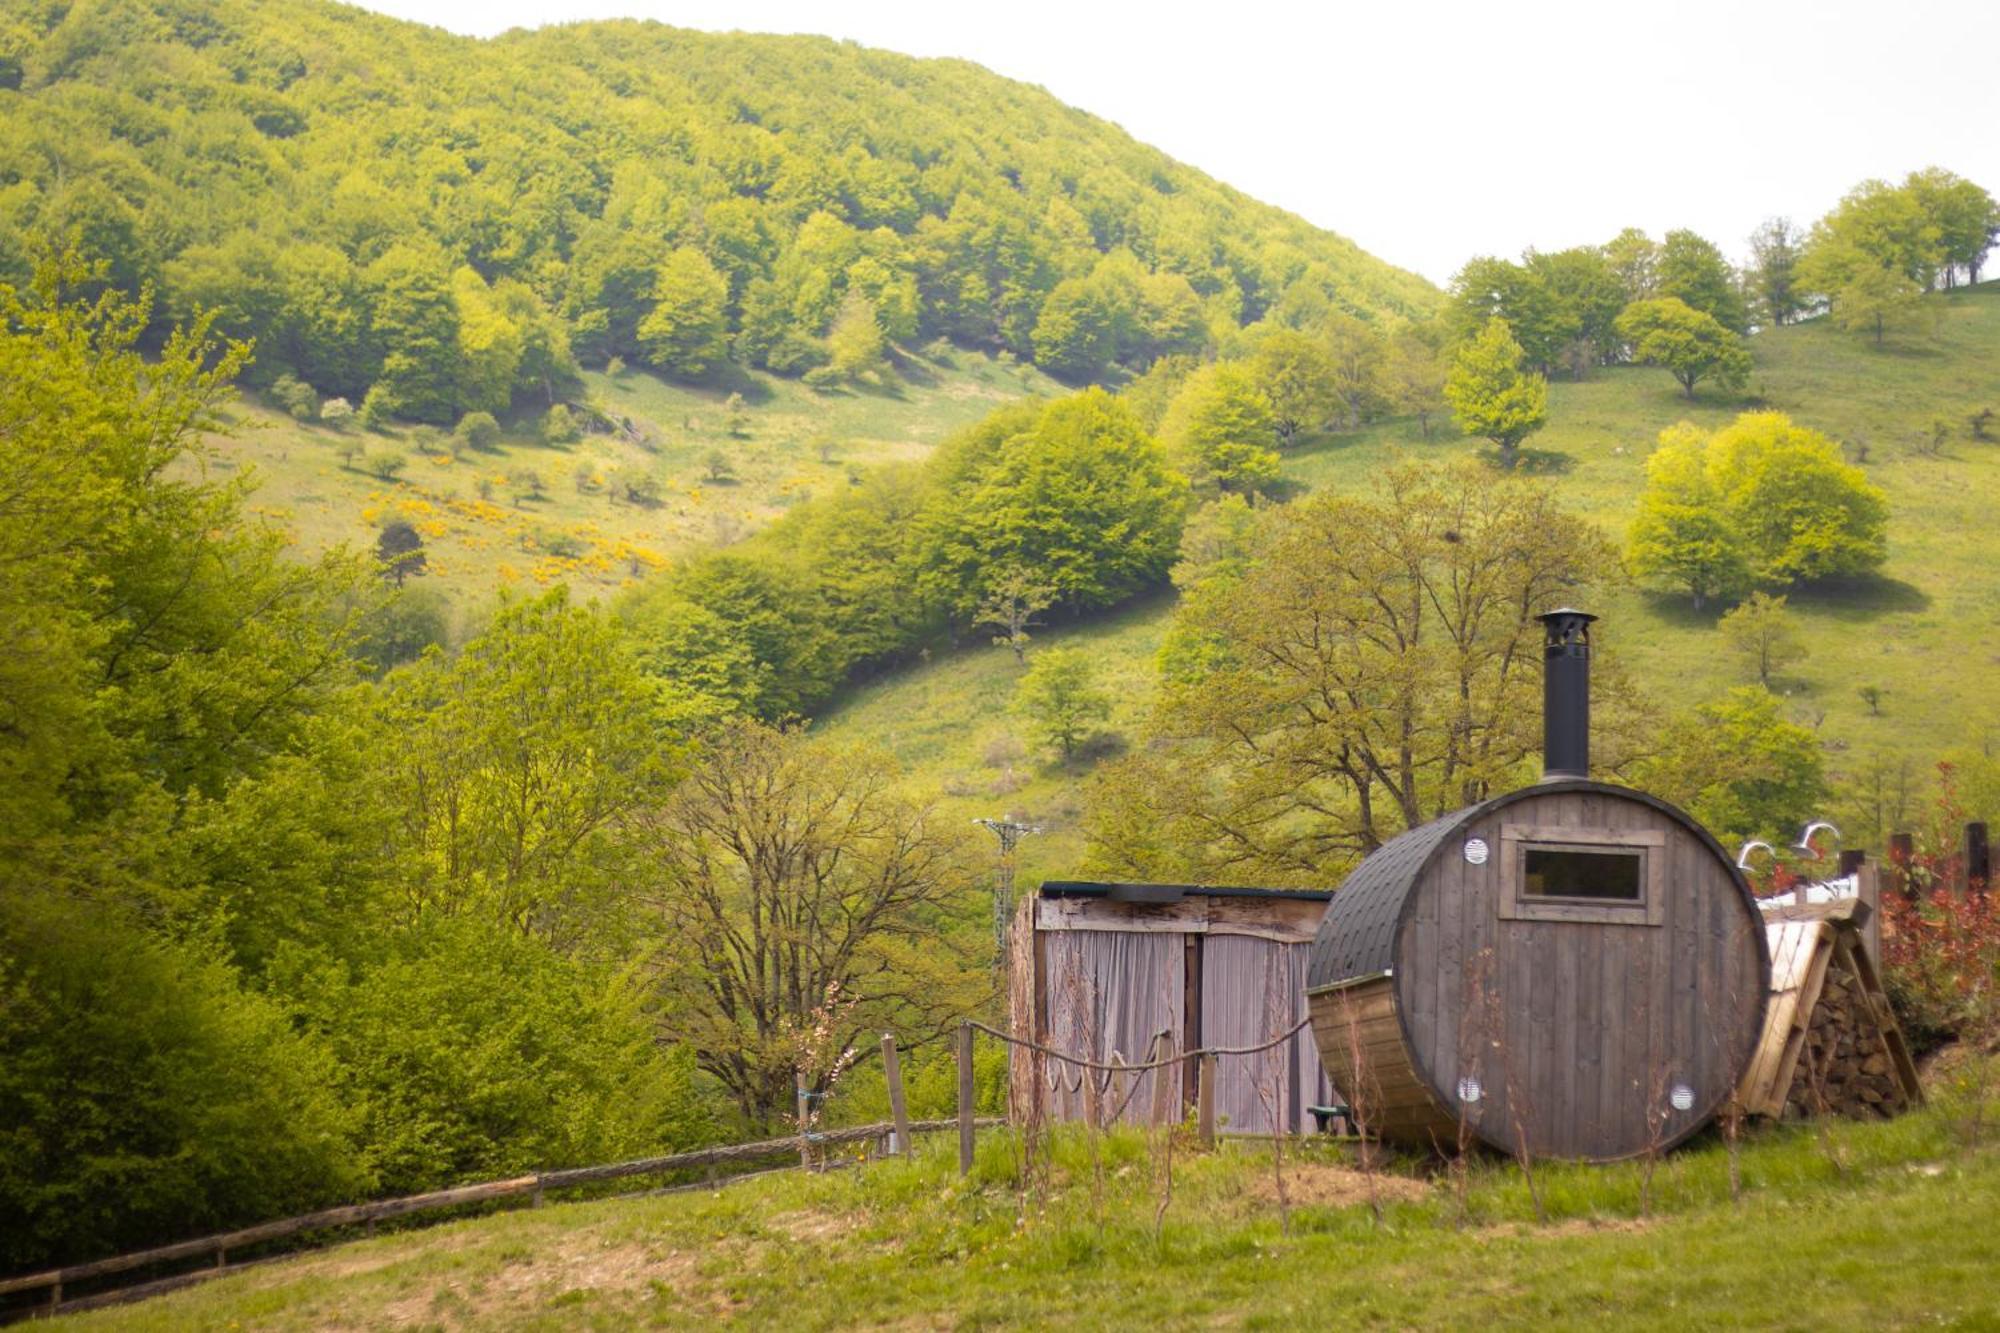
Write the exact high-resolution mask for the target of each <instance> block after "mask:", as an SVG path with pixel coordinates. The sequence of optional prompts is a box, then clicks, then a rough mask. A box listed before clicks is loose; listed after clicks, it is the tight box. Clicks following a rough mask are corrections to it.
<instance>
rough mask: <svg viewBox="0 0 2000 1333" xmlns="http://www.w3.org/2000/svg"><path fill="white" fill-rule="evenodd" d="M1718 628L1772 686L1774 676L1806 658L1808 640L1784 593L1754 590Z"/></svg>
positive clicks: (1764, 682) (1761, 680)
mask: <svg viewBox="0 0 2000 1333" xmlns="http://www.w3.org/2000/svg"><path fill="white" fill-rule="evenodd" d="M1718 628H1719V629H1720V630H1721V632H1722V639H1723V642H1724V643H1726V644H1728V645H1729V650H1730V651H1731V652H1732V653H1734V654H1736V656H1737V657H1738V658H1740V659H1741V660H1742V661H1743V662H1744V663H1745V664H1746V665H1747V666H1748V667H1749V668H1750V670H1751V671H1752V672H1753V673H1754V674H1755V675H1756V677H1757V683H1758V684H1759V685H1762V686H1764V687H1765V688H1766V689H1769V688H1770V685H1771V676H1772V674H1773V673H1774V672H1778V671H1782V670H1784V669H1785V668H1786V667H1788V666H1791V665H1792V664H1793V663H1795V662H1800V661H1803V660H1804V659H1805V655H1806V645H1805V640H1804V639H1803V638H1802V637H1801V636H1800V635H1799V631H1798V627H1797V626H1796V625H1794V624H1793V623H1792V616H1791V613H1790V612H1789V611H1787V610H1786V609H1785V598H1784V596H1783V595H1782V594H1780V595H1779V596H1776V597H1773V596H1771V595H1770V594H1769V593H1763V592H1753V593H1751V594H1750V595H1749V596H1748V597H1746V598H1745V599H1744V600H1743V601H1742V602H1740V603H1738V604H1737V605H1736V606H1735V607H1734V608H1732V609H1731V610H1730V611H1728V612H1726V613H1725V614H1724V615H1723V617H1722V621H1721V623H1720V625H1719V626H1718Z"/></svg>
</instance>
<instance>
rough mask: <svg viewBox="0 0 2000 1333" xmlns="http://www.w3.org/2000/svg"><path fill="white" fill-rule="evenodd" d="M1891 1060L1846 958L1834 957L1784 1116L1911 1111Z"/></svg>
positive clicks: (1871, 1007) (1858, 980)
mask: <svg viewBox="0 0 2000 1333" xmlns="http://www.w3.org/2000/svg"><path fill="white" fill-rule="evenodd" d="M1843 952H1844V951H1843ZM1892 1060H1893V1057H1892V1056H1891V1054H1890V1052H1889V1046H1888V1043H1887V1042H1886V1041H1885V1040H1884V1038H1883V1035H1882V1028H1881V1025H1880V1023H1879V1022H1878V1021H1877V1020H1876V1017H1875V1014H1874V1010H1873V1006H1872V1005H1871V1004H1870V1003H1869V1000H1868V997H1867V996H1866V995H1864V994H1863V993H1862V988H1861V979H1860V978H1859V977H1857V976H1856V975H1855V974H1854V972H1853V970H1852V968H1851V967H1850V966H1848V965H1847V959H1846V958H1845V957H1844V956H1843V957H1837V958H1835V959H1834V960H1833V961H1832V963H1831V965H1830V966H1828V968H1827V972H1826V984H1825V986H1824V987H1823V988H1822V989H1821V991H1820V996H1819V1003H1818V1004H1817V1005H1815V1006H1814V1007H1813V1016H1812V1025H1811V1026H1810V1027H1808V1028H1807V1029H1806V1034H1805V1045H1804V1047H1803V1049H1801V1050H1800V1052H1799V1063H1798V1068H1797V1069H1796V1070H1795V1071H1794V1073H1793V1075H1792V1086H1791V1091H1790V1092H1789V1093H1788V1094H1787V1095H1786V1098H1785V1114H1786V1115H1788V1116H1813V1115H1824V1114H1829V1113H1832V1114H1838V1115H1850V1116H1860V1117H1868V1116H1881V1117H1885V1118H1886V1117H1888V1116H1892V1115H1896V1114H1898V1113H1900V1112H1902V1111H1905V1110H1907V1109H1909V1098H1908V1096H1907V1095H1906V1094H1905V1093H1904V1091H1903V1085H1902V1083H1901V1081H1900V1080H1899V1079H1898V1078H1897V1077H1896V1070H1895V1067H1894V1065H1893V1063H1892Z"/></svg>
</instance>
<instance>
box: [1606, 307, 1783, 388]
mask: <svg viewBox="0 0 2000 1333" xmlns="http://www.w3.org/2000/svg"><path fill="white" fill-rule="evenodd" d="M1618 336H1619V337H1621V338H1623V339H1624V340H1625V341H1626V342H1627V343H1629V344H1631V347H1632V357H1633V359H1634V360H1636V361H1638V362H1640V363H1642V364H1644V365H1649V366H1660V367H1663V368H1664V369H1665V370H1666V371H1667V372H1668V373H1669V374H1671V375H1672V376H1673V377H1674V378H1675V379H1677V380H1679V381H1680V384H1681V389H1682V391H1683V392H1685V393H1686V394H1687V396H1688V398H1689V399H1690V400H1692V399H1693V398H1694V386H1695V385H1697V384H1699V383H1701V381H1703V380H1712V381H1714V382H1715V383H1718V384H1721V385H1724V386H1726V387H1728V388H1741V387H1742V385H1743V383H1744V382H1745V381H1746V380H1748V379H1749V378H1750V353H1749V351H1748V350H1747V349H1746V348H1745V347H1744V346H1743V340H1742V339H1741V338H1739V337H1738V336H1737V335H1735V334H1734V333H1731V332H1730V331H1729V330H1728V329H1726V328H1724V327H1723V326H1722V325H1721V324H1720V323H1719V322H1717V321H1716V319H1715V318H1714V317H1713V316H1711V315H1708V314H1705V313H1703V312H1702V311H1699V310H1695V309H1693V308H1691V307H1690V306H1687V305H1685V304H1683V303H1682V302H1681V301H1680V299H1679V298H1678V297H1672V296H1662V297H1659V298H1657V299H1655V300H1651V301H1639V302H1635V303H1634V304H1632V305H1630V306H1627V307H1626V308H1625V312H1624V313H1623V314H1621V315H1619V316H1618Z"/></svg>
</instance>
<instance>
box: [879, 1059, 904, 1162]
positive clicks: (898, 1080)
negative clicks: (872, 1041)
mask: <svg viewBox="0 0 2000 1333" xmlns="http://www.w3.org/2000/svg"><path fill="white" fill-rule="evenodd" d="M882 1077H883V1078H884V1079H885V1080H886V1081H887V1082H888V1084H889V1118H890V1119H891V1120H893V1121H895V1122H896V1151H897V1152H898V1153H901V1154H902V1155H903V1156H905V1157H908V1156H909V1155H910V1108H909V1107H908V1106H907V1105H905V1104H904V1102H903V1065H902V1062H901V1061H899V1060H898V1059H897V1058H896V1039H895V1037H893V1036H891V1035H890V1034H889V1033H887V1032H885V1033H883V1034H882Z"/></svg>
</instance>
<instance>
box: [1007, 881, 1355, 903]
mask: <svg viewBox="0 0 2000 1333" xmlns="http://www.w3.org/2000/svg"><path fill="white" fill-rule="evenodd" d="M1036 892H1037V893H1039V894H1040V895H1041V896H1042V897H1044V898H1109V899H1110V900H1111V901H1113V902H1126V903H1171V902H1179V901H1180V900H1181V899H1182V898H1186V897H1196V898H1278V899H1289V900H1292V901H1296V902H1311V903H1323V902H1328V901H1330V900H1331V899H1332V898H1333V890H1332V889H1259V888H1251V887H1248V886H1244V885H1222V884H1147V883H1142V882H1138V881H1124V880H1092V879H1049V880H1043V881H1042V886H1041V888H1040V889H1038V890H1036Z"/></svg>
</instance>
